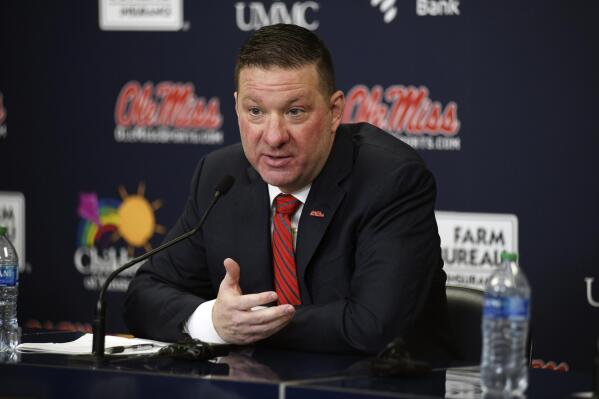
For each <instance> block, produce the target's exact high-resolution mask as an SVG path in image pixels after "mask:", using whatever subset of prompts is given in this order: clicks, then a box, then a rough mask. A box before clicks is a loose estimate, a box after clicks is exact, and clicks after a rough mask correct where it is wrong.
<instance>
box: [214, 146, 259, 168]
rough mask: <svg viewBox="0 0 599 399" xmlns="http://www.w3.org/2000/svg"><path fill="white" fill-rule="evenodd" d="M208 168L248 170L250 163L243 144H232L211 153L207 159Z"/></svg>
mask: <svg viewBox="0 0 599 399" xmlns="http://www.w3.org/2000/svg"><path fill="white" fill-rule="evenodd" d="M204 164H205V167H208V168H244V169H245V168H247V167H248V166H249V163H248V161H247V159H246V157H245V155H244V153H243V148H242V146H241V143H235V144H230V145H227V146H225V147H222V148H219V149H217V150H214V151H212V152H210V153H209V154H208V155H206V157H205V161H204Z"/></svg>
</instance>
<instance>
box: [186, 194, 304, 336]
mask: <svg viewBox="0 0 599 399" xmlns="http://www.w3.org/2000/svg"><path fill="white" fill-rule="evenodd" d="M311 187H312V185H311V184H309V185H307V186H306V187H304V188H302V189H300V190H298V191H294V192H292V193H289V194H291V195H293V196H294V197H295V198H297V199H298V200H300V201H301V205H300V206H299V208H298V209H297V211H296V212H295V213H294V214H293V218H292V219H291V229H292V232H293V246H294V247H295V243H296V241H297V229H298V227H299V220H300V216H301V214H302V210H303V209H304V204H305V203H306V200H307V199H308V194H309V193H310V188H311ZM282 193H283V192H282V191H281V189H280V188H279V187H275V186H271V185H270V184H269V185H268V195H269V197H270V231H271V234H272V228H273V225H272V217H273V215H274V212H275V208H274V200H275V198H276V197H277V195H279V194H282ZM223 260H224V259H223ZM223 267H224V266H223ZM214 301H215V299H213V300H211V301H206V302H204V303H202V304H201V305H200V306H198V307H197V308H196V310H195V311H194V312H193V313H192V314H191V316H190V317H189V319H187V322H186V323H185V326H184V327H183V331H184V332H186V333H187V334H189V335H190V336H191V337H192V338H195V339H199V340H202V341H204V342H209V343H216V344H226V343H227V342H226V341H225V340H223V339H222V338H221V337H220V335H218V333H217V332H216V329H215V328H214V323H213V322H212V308H213V307H214ZM256 308H262V307H261V306H257V307H256Z"/></svg>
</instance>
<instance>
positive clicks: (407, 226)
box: [125, 124, 447, 354]
mask: <svg viewBox="0 0 599 399" xmlns="http://www.w3.org/2000/svg"><path fill="white" fill-rule="evenodd" d="M227 174H229V175H232V176H233V177H234V178H235V184H234V185H233V187H232V188H231V190H230V191H229V193H228V194H227V195H225V196H224V197H223V198H222V199H221V200H220V201H219V202H218V203H217V204H216V206H215V207H214V208H213V210H212V213H211V214H210V216H209V217H208V218H207V220H206V223H205V225H204V227H203V229H202V230H201V231H200V232H199V233H198V234H196V235H195V236H193V237H192V238H190V239H188V240H185V241H184V242H181V243H179V244H177V245H176V246H175V247H173V248H171V249H170V250H168V251H165V252H163V253H161V254H158V255H155V256H154V257H153V259H152V260H151V261H150V262H148V263H146V264H144V265H143V266H142V267H140V269H139V271H138V273H137V275H136V277H135V279H134V280H133V281H132V283H131V285H130V287H129V291H128V293H127V299H126V304H125V307H126V309H125V320H126V322H127V324H128V326H129V328H130V329H131V331H132V332H133V333H134V334H135V335H138V336H145V337H149V338H154V339H159V340H165V341H175V340H179V339H181V338H182V337H183V335H182V326H183V324H184V323H185V321H186V320H187V319H188V318H189V316H190V315H191V313H193V311H194V310H195V309H196V307H197V306H198V305H200V303H202V302H203V301H205V300H209V299H213V298H215V296H216V294H217V292H218V287H219V284H220V282H221V280H222V278H223V277H224V274H225V269H224V267H223V265H222V263H223V260H224V259H225V258H227V257H231V258H234V259H235V260H236V261H237V262H238V263H239V264H240V267H241V279H240V285H241V289H242V291H243V293H256V292H262V291H272V290H274V288H273V271H272V259H271V246H270V204H269V196H268V188H267V185H266V183H265V182H264V181H263V180H262V179H261V177H260V175H259V174H258V173H257V172H256V171H255V170H254V169H253V168H252V167H251V166H250V164H249V162H248V161H247V159H246V158H245V156H244V154H243V149H242V147H241V145H240V144H236V145H232V146H229V147H226V148H223V149H220V150H217V151H214V152H213V153H211V154H209V155H207V156H205V157H204V158H203V159H202V160H201V161H200V162H199V165H198V167H197V170H196V172H195V175H194V177H193V180H192V183H191V192H190V195H189V199H188V200H187V204H186V206H185V209H184V211H183V214H182V215H181V217H180V218H179V220H178V221H177V223H176V225H175V226H174V227H173V229H172V230H171V231H170V232H169V234H168V235H167V237H166V238H165V240H169V239H172V238H173V237H175V236H177V235H180V234H182V233H184V232H186V231H188V230H190V229H191V228H193V227H195V226H196V225H197V223H198V220H199V217H200V215H201V214H202V213H203V212H204V210H205V209H206V207H207V204H208V203H209V202H210V200H211V199H212V196H213V192H214V187H215V186H216V184H217V183H218V181H219V180H220V179H221V178H222V177H223V176H224V175H227ZM435 195H436V189H435V182H434V178H433V176H432V175H431V173H430V172H429V170H428V169H427V168H426V166H425V165H424V163H423V161H422V160H421V159H420V157H419V156H418V155H417V154H416V152H415V151H414V150H413V149H412V148H411V147H409V146H408V145H406V144H404V143H403V142H401V141H400V140H398V139H396V138H393V137H392V136H390V135H389V134H387V133H385V132H383V131H381V130H379V129H377V128H375V127H374V126H372V125H368V124H357V125H341V126H340V127H339V129H338V131H337V133H336V138H335V142H334V145H333V148H332V151H331V154H330V156H329V158H328V160H327V162H326V165H325V166H324V168H323V170H322V172H321V173H320V175H319V176H318V177H317V178H316V179H315V180H314V182H313V183H312V188H311V190H310V194H309V196H308V199H307V201H306V204H305V206H304V208H303V211H302V215H301V218H300V222H299V226H298V235H297V242H296V263H297V271H298V279H299V285H300V291H301V297H302V305H301V306H299V307H298V309H297V312H296V314H295V316H294V318H293V320H292V322H291V323H290V324H289V325H288V326H287V327H285V328H284V329H283V330H281V331H280V332H278V333H277V334H275V335H274V336H273V337H271V338H269V339H267V340H265V343H269V344H272V345H280V346H285V347H288V348H295V349H299V350H316V351H329V352H351V351H360V352H369V353H374V352H377V351H379V350H380V349H381V348H382V347H383V346H384V345H385V344H386V343H387V342H389V341H390V340H391V339H393V338H394V337H396V336H397V335H402V336H403V337H404V339H405V340H406V341H407V343H408V345H409V347H410V349H411V350H412V351H413V352H415V353H416V354H419V353H426V352H430V351H431V350H432V351H433V352H432V353H434V352H435V351H436V349H437V348H439V347H442V346H443V345H444V343H443V340H444V339H445V332H446V329H447V321H446V298H445V279H446V276H445V273H444V272H443V270H442V267H443V262H442V260H441V251H440V242H439V236H438V233H437V225H436V222H435V218H434V213H433V211H434V204H435ZM311 211H320V212H322V213H323V214H324V217H322V218H321V217H316V216H311V215H310V213H311Z"/></svg>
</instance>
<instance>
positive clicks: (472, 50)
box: [0, 0, 599, 368]
mask: <svg viewBox="0 0 599 399" xmlns="http://www.w3.org/2000/svg"><path fill="white" fill-rule="evenodd" d="M103 3H106V4H108V3H111V2H110V1H107V2H105V1H101V2H100V3H98V2H93V1H91V2H90V1H87V2H81V1H74V0H71V1H63V2H60V3H56V2H33V1H18V0H9V1H2V2H1V3H0V21H1V23H0V68H1V69H0V71H1V73H0V159H1V160H2V164H1V167H0V175H1V178H0V191H11V192H21V193H23V194H24V196H25V200H26V230H25V231H26V232H27V233H26V248H27V250H26V259H27V264H28V265H27V267H26V268H25V270H24V271H23V272H22V273H21V286H20V297H19V319H20V321H21V324H22V325H24V326H29V327H36V326H37V327H55V328H65V329H86V328H89V322H90V320H91V318H92V311H93V308H94V304H95V300H96V298H97V286H98V284H99V283H101V281H102V279H103V278H105V276H106V275H107V273H108V272H109V271H110V270H112V269H113V268H114V267H115V265H117V264H122V263H123V262H124V261H125V260H126V259H128V257H129V256H131V255H133V254H137V255H139V254H141V253H142V252H143V251H144V249H147V248H149V247H150V246H154V247H155V246H156V245H158V243H159V242H160V241H161V239H162V237H163V235H164V232H165V229H168V228H169V227H170V226H172V225H173V223H174V221H175V219H176V217H177V216H178V214H179V212H180V210H181V209H182V205H183V203H184V200H185V198H186V195H187V190H188V184H189V180H190V178H191V174H192V171H193V169H194V166H195V164H196V163H197V161H198V160H199V158H200V157H201V156H202V155H203V154H206V153H207V152H210V151H212V150H214V149H216V148H218V147H220V146H222V145H226V144H230V143H234V142H237V141H238V140H239V138H238V129H237V124H236V118H235V113H234V108H233V94H232V93H233V91H234V84H233V64H234V59H235V55H236V52H237V50H238V48H239V47H240V45H241V44H242V42H243V41H244V40H245V39H246V38H247V37H248V35H249V34H250V33H251V31H252V30H253V29H255V28H257V27H259V26H261V24H264V23H273V22H279V21H288V22H294V23H299V24H304V25H306V26H308V27H309V28H311V29H313V30H315V32H316V33H317V34H318V35H320V36H321V37H322V38H323V39H324V40H325V42H327V43H328V45H329V47H330V49H331V52H332V54H333V57H334V60H335V63H336V68H337V84H338V86H339V88H340V89H342V90H344V91H345V92H346V94H348V97H349V95H350V94H352V95H353V96H352V97H351V98H352V101H353V102H352V103H351V104H350V105H351V106H350V107H348V108H347V109H346V114H345V120H346V121H357V120H370V121H371V122H374V123H377V124H379V125H381V126H384V127H386V128H387V129H388V130H391V132H392V133H393V134H395V135H396V136H398V137H400V138H402V139H404V140H406V141H408V142H409V143H411V144H412V145H414V146H415V147H417V148H418V149H419V151H420V153H421V154H422V156H423V157H424V158H425V160H426V161H427V162H428V164H429V166H430V168H431V169H432V171H433V172H434V174H435V176H436V178H437V182H438V202H437V209H439V210H448V211H464V212H486V213H511V214H515V215H517V216H518V219H519V248H520V252H521V264H522V267H523V269H524V270H525V272H526V274H527V275H528V277H529V280H530V283H531V286H532V290H533V302H532V303H533V305H532V306H533V308H532V325H533V340H534V348H533V357H534V358H537V359H543V360H545V361H549V360H554V361H557V362H562V361H564V362H567V363H568V364H569V365H570V366H571V367H574V368H589V367H590V365H591V357H592V353H593V347H594V341H595V340H596V338H597V336H598V335H599V282H595V281H594V279H599V268H598V266H599V218H598V216H599V211H598V209H599V208H598V204H599V184H598V183H599V182H598V179H597V171H598V170H599V158H598V157H597V156H596V155H595V149H596V148H597V146H598V145H599V138H598V137H599V134H598V131H597V122H598V117H597V111H596V107H597V104H598V101H597V100H598V94H597V93H599V84H598V83H599V82H598V76H599V75H598V74H597V70H599V69H598V65H597V50H598V45H597V40H596V39H595V37H598V35H597V33H599V32H597V31H598V30H599V29H598V28H597V27H598V24H597V23H596V16H597V15H599V5H598V3H596V2H591V1H581V0H574V1H571V0H568V1H566V0H562V1H558V0H550V1H547V0H543V1H541V0H531V1H526V2H522V1H515V0H512V1H484V2H481V1H468V0H449V1H436V0H428V1H425V0H397V1H394V0H385V1H377V0H372V1H370V0H355V1H351V2H350V1H342V0H336V1H333V0H321V1H279V2H273V1H258V2H235V1H222V0H203V1H191V0H184V1H183V4H182V6H183V7H182V19H181V24H180V26H179V27H176V30H174V31H164V30H163V31H158V30H153V31H139V30H137V31H136V30H127V29H129V28H121V29H123V30H114V31H112V30H102V29H101V28H100V23H99V10H100V7H99V6H100V4H103ZM112 3H114V2H112ZM129 3H131V2H129ZM156 3H158V2H156ZM170 3H173V4H177V2H176V1H174V2H170ZM593 171H595V172H593ZM593 176H595V177H593ZM127 283H128V278H127V277H124V278H122V279H120V280H119V281H117V282H116V283H115V285H114V289H113V290H112V291H111V293H110V294H109V326H108V327H109V330H112V331H122V330H123V329H124V324H123V322H122V319H121V317H120V309H119V308H120V306H121V304H122V300H123V294H122V292H123V291H124V290H125V289H126V285H127Z"/></svg>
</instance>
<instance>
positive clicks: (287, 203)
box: [275, 194, 302, 215]
mask: <svg viewBox="0 0 599 399" xmlns="http://www.w3.org/2000/svg"><path fill="white" fill-rule="evenodd" d="M301 203H302V202H301V201H300V200H298V199H297V198H295V197H294V196H293V195H291V194H279V195H277V197H276V198H275V212H277V213H282V214H284V215H293V214H294V213H295V211H297V208H299V206H300V205H301Z"/></svg>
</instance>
